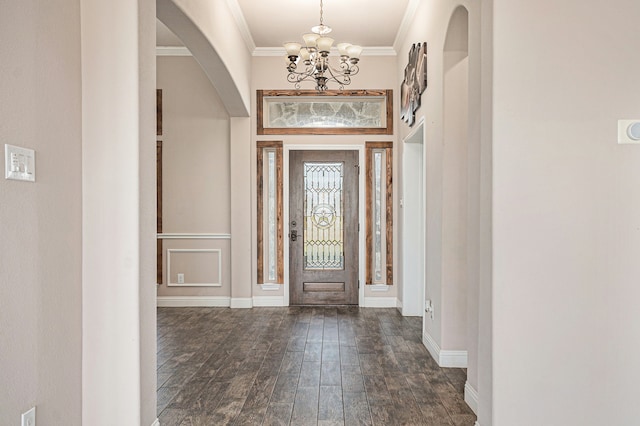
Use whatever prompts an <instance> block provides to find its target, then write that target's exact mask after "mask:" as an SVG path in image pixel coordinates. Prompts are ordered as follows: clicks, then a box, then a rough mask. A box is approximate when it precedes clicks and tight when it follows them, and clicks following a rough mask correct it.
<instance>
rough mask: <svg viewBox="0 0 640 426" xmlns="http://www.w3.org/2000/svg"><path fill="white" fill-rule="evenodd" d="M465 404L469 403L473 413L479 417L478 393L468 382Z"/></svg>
mask: <svg viewBox="0 0 640 426" xmlns="http://www.w3.org/2000/svg"><path fill="white" fill-rule="evenodd" d="M464 402H466V403H467V405H468V406H469V408H471V411H473V412H474V413H475V414H476V416H477V415H478V391H477V390H475V389H474V388H473V386H471V385H470V384H469V382H466V383H465V384H464ZM477 424H478V422H476V425H477Z"/></svg>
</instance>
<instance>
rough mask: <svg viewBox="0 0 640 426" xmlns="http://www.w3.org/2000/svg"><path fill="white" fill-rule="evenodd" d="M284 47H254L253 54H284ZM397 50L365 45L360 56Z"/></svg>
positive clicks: (394, 52) (393, 52)
mask: <svg viewBox="0 0 640 426" xmlns="http://www.w3.org/2000/svg"><path fill="white" fill-rule="evenodd" d="M285 53H286V51H285V50H284V47H256V48H255V49H254V50H253V56H285ZM331 53H335V54H337V53H338V49H336V48H335V47H334V48H332V49H331ZM397 54H398V53H397V52H396V50H395V49H394V48H393V47H385V46H380V47H365V48H364V49H363V50H362V55H361V56H397Z"/></svg>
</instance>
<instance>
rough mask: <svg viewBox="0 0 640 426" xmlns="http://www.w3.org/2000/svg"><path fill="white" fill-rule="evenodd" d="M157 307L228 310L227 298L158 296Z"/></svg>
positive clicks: (228, 301) (228, 300) (228, 302)
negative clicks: (201, 307) (202, 307)
mask: <svg viewBox="0 0 640 426" xmlns="http://www.w3.org/2000/svg"><path fill="white" fill-rule="evenodd" d="M157 303H158V307H161V308H162V307H164V308H184V307H197V306H207V307H220V308H228V307H229V305H230V303H231V302H230V299H229V297H225V296H158V297H157Z"/></svg>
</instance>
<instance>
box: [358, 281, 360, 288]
mask: <svg viewBox="0 0 640 426" xmlns="http://www.w3.org/2000/svg"><path fill="white" fill-rule="evenodd" d="M359 289H360V280H358V290H359Z"/></svg>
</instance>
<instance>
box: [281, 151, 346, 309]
mask: <svg viewBox="0 0 640 426" xmlns="http://www.w3.org/2000/svg"><path fill="white" fill-rule="evenodd" d="M289 197H290V201H289V289H290V298H289V301H290V304H292V305H327V304H338V305H356V304H358V151H290V156H289Z"/></svg>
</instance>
